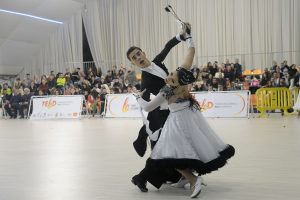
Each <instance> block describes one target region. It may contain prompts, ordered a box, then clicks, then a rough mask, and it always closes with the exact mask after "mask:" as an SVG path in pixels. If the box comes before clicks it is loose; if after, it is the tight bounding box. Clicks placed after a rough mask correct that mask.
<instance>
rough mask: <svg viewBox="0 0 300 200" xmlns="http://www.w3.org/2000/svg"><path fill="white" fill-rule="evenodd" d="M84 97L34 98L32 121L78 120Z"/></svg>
mask: <svg viewBox="0 0 300 200" xmlns="http://www.w3.org/2000/svg"><path fill="white" fill-rule="evenodd" d="M82 102H83V96H77V95H75V96H45V97H33V98H32V105H33V107H32V114H31V116H30V119H78V118H79V117H80V115H81V111H82Z"/></svg>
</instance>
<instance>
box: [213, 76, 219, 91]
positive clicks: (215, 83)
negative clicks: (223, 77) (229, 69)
mask: <svg viewBox="0 0 300 200" xmlns="http://www.w3.org/2000/svg"><path fill="white" fill-rule="evenodd" d="M218 86H219V83H218V79H217V78H213V80H212V83H211V87H212V90H213V91H217V90H218Z"/></svg>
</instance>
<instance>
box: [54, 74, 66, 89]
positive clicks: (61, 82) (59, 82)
mask: <svg viewBox="0 0 300 200" xmlns="http://www.w3.org/2000/svg"><path fill="white" fill-rule="evenodd" d="M65 85H66V78H65V77H64V75H63V73H61V72H59V73H58V74H57V79H56V89H57V90H58V91H59V94H61V95H62V94H64V87H65Z"/></svg>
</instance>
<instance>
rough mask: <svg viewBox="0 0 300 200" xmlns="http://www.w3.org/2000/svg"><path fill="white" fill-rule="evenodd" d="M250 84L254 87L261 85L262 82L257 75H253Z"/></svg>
mask: <svg viewBox="0 0 300 200" xmlns="http://www.w3.org/2000/svg"><path fill="white" fill-rule="evenodd" d="M250 86H252V87H260V82H259V80H258V79H257V78H256V76H253V78H252V79H251V82H250Z"/></svg>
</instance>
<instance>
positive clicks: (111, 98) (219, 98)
mask: <svg viewBox="0 0 300 200" xmlns="http://www.w3.org/2000/svg"><path fill="white" fill-rule="evenodd" d="M192 94H193V95H194V96H195V98H196V99H197V101H198V102H199V104H200V106H201V108H202V111H203V115H204V116H205V117H247V116H248V114H249V101H248V99H249V92H248V91H231V92H203V93H202V92H201V93H192ZM139 109H140V108H139V105H138V103H137V101H136V99H135V97H134V96H133V95H132V94H111V95H107V96H106V112H105V117H122V118H123V117H124V118H127V117H128V118H133V117H141V113H140V110H139Z"/></svg>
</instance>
